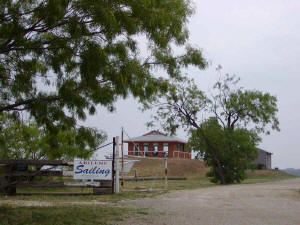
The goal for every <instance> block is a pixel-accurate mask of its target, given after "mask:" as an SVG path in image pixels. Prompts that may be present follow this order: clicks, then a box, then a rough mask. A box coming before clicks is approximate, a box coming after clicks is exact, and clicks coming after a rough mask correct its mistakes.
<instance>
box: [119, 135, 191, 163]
mask: <svg viewBox="0 0 300 225" xmlns="http://www.w3.org/2000/svg"><path fill="white" fill-rule="evenodd" d="M124 142H125V143H128V155H135V156H149V157H175V158H188V159H190V158H191V153H190V152H187V151H186V149H185V143H186V142H185V141H184V140H182V139H180V138H178V137H175V136H168V135H166V134H164V133H161V132H159V131H157V130H153V131H151V132H149V133H147V134H144V135H142V136H139V137H135V138H132V139H130V140H125V141H124Z"/></svg>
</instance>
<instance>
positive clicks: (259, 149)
mask: <svg viewBox="0 0 300 225" xmlns="http://www.w3.org/2000/svg"><path fill="white" fill-rule="evenodd" d="M256 149H257V150H258V151H261V152H264V153H267V154H270V155H272V154H273V153H272V152H267V151H266V150H263V149H261V148H256Z"/></svg>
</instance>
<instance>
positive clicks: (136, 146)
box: [133, 144, 139, 156]
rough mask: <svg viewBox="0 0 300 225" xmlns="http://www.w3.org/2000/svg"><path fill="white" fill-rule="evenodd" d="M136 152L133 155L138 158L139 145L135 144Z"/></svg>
mask: <svg viewBox="0 0 300 225" xmlns="http://www.w3.org/2000/svg"><path fill="white" fill-rule="evenodd" d="M133 147H134V150H133V153H134V155H136V156H138V155H139V144H133Z"/></svg>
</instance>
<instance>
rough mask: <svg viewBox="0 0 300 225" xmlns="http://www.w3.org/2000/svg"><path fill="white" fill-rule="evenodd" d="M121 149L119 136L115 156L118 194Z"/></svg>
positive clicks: (118, 189)
mask: <svg viewBox="0 0 300 225" xmlns="http://www.w3.org/2000/svg"><path fill="white" fill-rule="evenodd" d="M119 148H120V143H119V136H117V137H116V155H115V157H116V158H115V164H116V165H115V168H116V187H115V188H116V193H119V192H120V185H119V182H120V168H119V167H120V165H119V155H120V154H119Z"/></svg>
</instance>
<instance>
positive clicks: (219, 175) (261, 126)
mask: <svg viewBox="0 0 300 225" xmlns="http://www.w3.org/2000/svg"><path fill="white" fill-rule="evenodd" d="M238 81H239V79H237V78H236V77H234V76H229V75H226V76H225V77H223V78H222V79H220V81H218V82H217V83H216V84H215V85H214V91H213V92H212V93H211V94H212V97H210V98H209V97H207V96H206V95H205V94H204V93H203V92H202V91H201V90H199V88H198V87H197V85H196V84H195V83H194V82H193V80H189V79H187V78H186V79H183V80H182V81H181V82H178V81H175V82H174V83H173V84H172V85H170V86H169V88H168V92H167V93H165V94H163V95H160V96H158V97H155V98H153V101H152V104H154V105H155V106H157V113H156V115H155V116H154V117H155V120H156V121H161V123H162V125H163V127H164V128H165V129H166V130H168V131H169V132H170V133H174V132H176V129H177V128H179V127H184V128H185V129H187V130H188V131H189V132H190V137H191V138H190V143H189V144H190V147H191V148H193V149H194V150H198V151H200V152H201V153H202V154H204V159H205V161H206V163H207V164H208V165H209V166H211V171H210V172H209V173H208V175H209V176H211V177H213V179H212V181H214V182H221V183H222V184H225V183H233V182H235V181H237V182H240V181H241V180H243V179H244V178H245V170H246V169H247V168H249V165H250V164H251V162H252V161H253V160H254V159H255V157H256V154H257V150H256V148H255V146H257V144H258V143H259V141H260V138H259V134H261V133H266V134H268V133H269V132H270V130H271V129H275V130H279V127H278V125H279V122H278V119H277V116H276V113H277V111H278V110H277V105H276V102H277V100H276V97H275V96H272V95H270V94H269V93H263V92H260V91H252V90H244V89H243V88H241V87H238V86H237V84H238ZM151 106H153V105H150V104H146V108H147V107H151Z"/></svg>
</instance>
